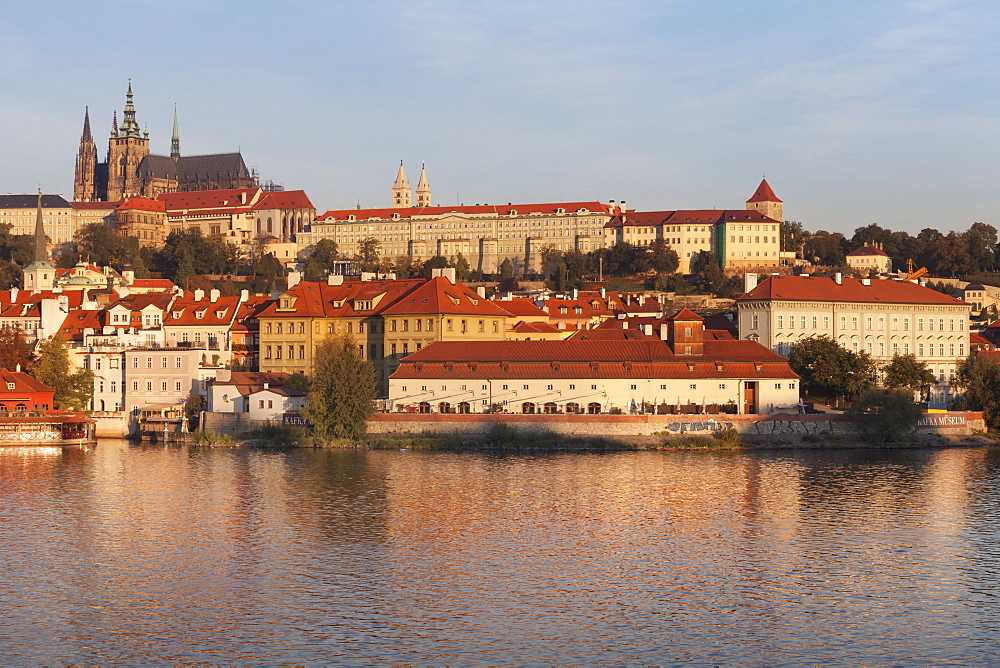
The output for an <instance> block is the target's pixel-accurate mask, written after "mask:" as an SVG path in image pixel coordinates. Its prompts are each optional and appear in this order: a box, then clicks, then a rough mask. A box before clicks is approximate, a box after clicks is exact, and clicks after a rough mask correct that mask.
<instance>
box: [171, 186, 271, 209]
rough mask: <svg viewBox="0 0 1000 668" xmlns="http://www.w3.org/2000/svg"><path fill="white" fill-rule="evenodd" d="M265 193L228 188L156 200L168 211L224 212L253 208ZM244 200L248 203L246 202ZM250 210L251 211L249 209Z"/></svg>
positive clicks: (257, 190)
mask: <svg viewBox="0 0 1000 668" xmlns="http://www.w3.org/2000/svg"><path fill="white" fill-rule="evenodd" d="M262 193H263V191H262V190H261V189H260V188H228V189H224V190H195V191H191V192H176V193H161V194H160V195H157V197H156V199H158V200H160V201H161V202H163V204H164V206H165V207H166V210H167V211H179V210H185V209H186V210H202V209H206V210H209V211H213V210H222V209H225V208H227V207H228V208H230V209H235V208H241V207H249V206H252V205H253V203H254V202H256V200H257V198H258V197H259V196H260V195H261V194H262ZM244 199H245V200H246V201H244ZM247 210H249V209H247Z"/></svg>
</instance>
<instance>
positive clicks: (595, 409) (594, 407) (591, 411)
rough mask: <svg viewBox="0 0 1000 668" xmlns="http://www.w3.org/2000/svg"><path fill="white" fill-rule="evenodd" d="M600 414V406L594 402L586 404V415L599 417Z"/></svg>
mask: <svg viewBox="0 0 1000 668" xmlns="http://www.w3.org/2000/svg"><path fill="white" fill-rule="evenodd" d="M600 412H601V405H600V404H599V403H597V402H596V401H591V402H590V403H589V404H587V414H588V415H599V414H600Z"/></svg>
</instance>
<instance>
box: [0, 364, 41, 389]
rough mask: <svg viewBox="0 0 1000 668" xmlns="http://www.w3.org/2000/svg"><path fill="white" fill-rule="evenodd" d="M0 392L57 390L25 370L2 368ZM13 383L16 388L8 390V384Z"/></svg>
mask: <svg viewBox="0 0 1000 668" xmlns="http://www.w3.org/2000/svg"><path fill="white" fill-rule="evenodd" d="M0 383H2V385H0V392H12V391H13V392H55V390H54V389H53V388H51V387H49V386H48V385H46V384H45V383H43V382H42V381H40V380H36V379H35V378H32V377H31V376H29V375H28V374H26V373H24V372H23V371H11V370H9V369H5V368H0ZM9 383H13V384H14V389H13V390H8V389H7V387H8V384H9Z"/></svg>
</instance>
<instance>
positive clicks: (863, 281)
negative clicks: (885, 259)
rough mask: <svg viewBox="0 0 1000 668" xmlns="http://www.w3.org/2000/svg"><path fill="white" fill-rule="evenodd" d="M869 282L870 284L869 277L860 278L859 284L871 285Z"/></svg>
mask: <svg viewBox="0 0 1000 668" xmlns="http://www.w3.org/2000/svg"><path fill="white" fill-rule="evenodd" d="M871 284H872V279H870V278H862V279H861V285H871Z"/></svg>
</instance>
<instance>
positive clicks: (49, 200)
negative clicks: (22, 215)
mask: <svg viewBox="0 0 1000 668" xmlns="http://www.w3.org/2000/svg"><path fill="white" fill-rule="evenodd" d="M70 207H71V205H70V203H69V202H67V201H66V200H65V199H63V196H62V195H42V208H43V209H69V208H70ZM37 208H38V195H0V209H37Z"/></svg>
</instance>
